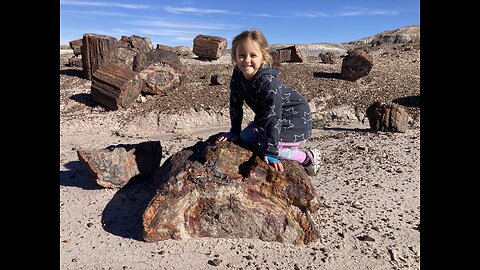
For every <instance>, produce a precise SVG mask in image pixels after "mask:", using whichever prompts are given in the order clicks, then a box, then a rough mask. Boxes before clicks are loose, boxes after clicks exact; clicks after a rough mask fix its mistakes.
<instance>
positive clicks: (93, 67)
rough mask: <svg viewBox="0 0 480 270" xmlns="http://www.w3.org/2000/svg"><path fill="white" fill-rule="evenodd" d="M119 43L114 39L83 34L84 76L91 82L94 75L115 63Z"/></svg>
mask: <svg viewBox="0 0 480 270" xmlns="http://www.w3.org/2000/svg"><path fill="white" fill-rule="evenodd" d="M117 47H118V41H117V39H116V38H114V37H110V36H104V35H95V34H83V40H82V47H81V49H82V68H83V75H84V76H85V78H87V79H88V80H91V78H92V75H93V73H95V71H97V70H98V69H99V68H100V67H102V66H103V65H105V64H108V63H115V62H116V61H117V60H116V53H117Z"/></svg>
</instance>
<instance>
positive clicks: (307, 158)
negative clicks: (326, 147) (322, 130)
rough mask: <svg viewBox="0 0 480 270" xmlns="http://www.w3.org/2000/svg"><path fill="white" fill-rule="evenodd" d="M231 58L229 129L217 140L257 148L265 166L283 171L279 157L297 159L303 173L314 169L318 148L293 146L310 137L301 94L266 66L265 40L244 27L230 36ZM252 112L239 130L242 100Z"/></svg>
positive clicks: (306, 108)
mask: <svg viewBox="0 0 480 270" xmlns="http://www.w3.org/2000/svg"><path fill="white" fill-rule="evenodd" d="M232 61H233V62H234V63H235V64H236V65H235V68H234V70H233V74H232V79H231V81H230V91H231V92H230V120H231V129H230V132H227V133H223V134H221V135H220V136H219V137H218V139H217V142H221V141H225V140H231V141H236V140H238V139H240V140H241V141H242V142H243V143H244V144H246V145H248V146H251V147H253V148H256V149H258V150H259V151H260V152H261V153H262V154H263V159H264V161H265V162H266V163H267V164H270V165H271V166H273V167H274V168H275V169H276V170H279V171H283V170H284V169H283V164H282V163H281V161H280V159H281V158H283V159H290V160H296V161H298V162H299V163H300V164H302V165H303V166H304V168H305V170H306V172H307V173H308V175H311V176H313V175H315V174H316V173H317V171H318V169H319V163H320V152H319V151H318V150H317V149H313V150H308V151H307V152H303V151H300V150H299V149H298V148H299V147H300V146H301V145H302V144H303V143H304V142H305V141H306V140H307V139H308V138H310V136H311V135H312V116H311V113H310V107H309V105H308V102H307V101H306V100H305V98H304V97H303V96H302V95H300V94H299V93H298V92H297V91H295V90H294V89H292V88H290V87H288V86H286V85H285V84H283V83H282V82H281V81H280V80H279V79H278V78H277V76H278V73H279V70H278V69H274V68H271V64H272V59H271V56H270V54H269V53H268V43H267V40H266V39H265V37H264V35H263V34H262V33H261V32H260V31H259V30H256V29H254V30H251V31H245V32H243V33H241V34H239V35H238V36H236V37H235V38H234V39H233V42H232ZM244 102H245V103H247V105H248V106H249V107H250V108H251V109H252V110H253V112H254V113H255V118H254V121H252V122H251V123H250V124H249V125H248V126H247V127H246V128H245V129H244V130H241V124H242V119H243V109H242V106H243V103H244Z"/></svg>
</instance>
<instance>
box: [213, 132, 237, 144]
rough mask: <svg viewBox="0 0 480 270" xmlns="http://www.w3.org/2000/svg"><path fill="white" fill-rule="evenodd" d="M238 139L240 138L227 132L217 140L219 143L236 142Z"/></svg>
mask: <svg viewBox="0 0 480 270" xmlns="http://www.w3.org/2000/svg"><path fill="white" fill-rule="evenodd" d="M237 139H238V136H237V135H235V134H233V133H232V132H227V133H222V134H221V135H220V136H218V138H217V141H216V142H217V143H219V142H224V141H227V140H228V141H232V142H234V141H236V140H237Z"/></svg>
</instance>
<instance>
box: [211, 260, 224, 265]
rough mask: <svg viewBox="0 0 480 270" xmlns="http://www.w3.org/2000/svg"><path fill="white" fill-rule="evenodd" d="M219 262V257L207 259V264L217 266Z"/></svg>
mask: <svg viewBox="0 0 480 270" xmlns="http://www.w3.org/2000/svg"><path fill="white" fill-rule="evenodd" d="M220 263H222V260H220V259H213V260H208V264H210V265H213V266H219V265H220Z"/></svg>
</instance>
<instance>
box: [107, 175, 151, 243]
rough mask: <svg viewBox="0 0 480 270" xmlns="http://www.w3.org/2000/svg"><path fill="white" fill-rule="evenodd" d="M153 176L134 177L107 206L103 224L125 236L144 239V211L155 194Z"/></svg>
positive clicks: (112, 231) (111, 230) (109, 229)
mask: <svg viewBox="0 0 480 270" xmlns="http://www.w3.org/2000/svg"><path fill="white" fill-rule="evenodd" d="M155 191H156V189H155V188H154V181H153V179H152V178H151V177H149V178H147V177H134V178H132V179H131V180H130V181H129V182H128V184H127V185H125V186H124V187H122V188H121V189H118V191H117V192H116V193H115V195H114V196H113V198H112V199H111V200H110V202H108V204H107V205H106V206H105V209H104V210H103V213H102V226H103V228H104V229H105V231H107V232H109V233H111V234H114V235H116V236H120V237H123V238H131V239H134V240H138V241H143V218H142V216H143V213H144V211H145V209H146V208H147V205H148V203H149V202H150V201H151V200H152V198H153V196H154V195H155Z"/></svg>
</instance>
